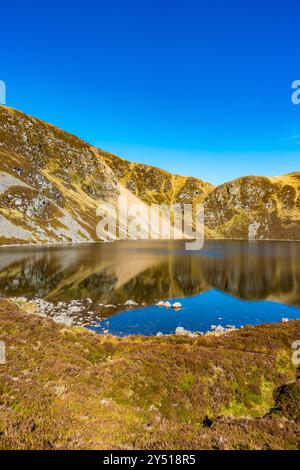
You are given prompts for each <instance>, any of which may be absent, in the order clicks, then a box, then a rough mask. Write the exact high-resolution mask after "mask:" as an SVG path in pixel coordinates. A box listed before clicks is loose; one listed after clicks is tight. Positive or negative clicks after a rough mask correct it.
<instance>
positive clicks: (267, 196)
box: [204, 172, 300, 240]
mask: <svg viewBox="0 0 300 470" xmlns="http://www.w3.org/2000/svg"><path fill="white" fill-rule="evenodd" d="M204 206H205V222H206V225H207V227H209V228H212V229H213V230H215V232H216V233H217V234H218V235H219V236H220V237H221V238H242V239H288V240H299V239H300V172H298V173H293V174H290V175H285V176H281V177H273V178H266V177H258V176H247V177H242V178H239V179H237V180H234V181H230V182H228V183H225V184H222V185H221V186H218V187H217V188H215V189H214V190H213V191H212V192H211V193H210V194H209V195H208V196H207V198H206V199H205V203H204Z"/></svg>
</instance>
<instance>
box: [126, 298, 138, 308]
mask: <svg viewBox="0 0 300 470" xmlns="http://www.w3.org/2000/svg"><path fill="white" fill-rule="evenodd" d="M124 305H125V306H132V305H138V304H137V303H136V302H135V301H134V300H131V299H129V300H127V301H126V302H125V303H124Z"/></svg>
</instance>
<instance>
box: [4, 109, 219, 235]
mask: <svg viewBox="0 0 300 470" xmlns="http://www.w3.org/2000/svg"><path fill="white" fill-rule="evenodd" d="M212 188H213V187H212V186H211V185H209V184H208V183H204V182H202V181H201V180H197V179H196V178H186V177H180V176H175V175H172V174H170V173H168V172H166V171H163V170H160V169H158V168H154V167H150V166H147V165H138V164H134V163H130V162H127V161H125V160H123V159H121V158H119V157H116V156H114V155H111V154H109V153H107V152H104V151H102V150H100V149H97V148H95V147H93V146H91V145H89V144H87V143H86V142H84V141H83V140H81V139H79V138H77V137H75V136H73V135H71V134H68V133H66V132H64V131H62V130H60V129H58V128H57V127H55V126H52V125H50V124H47V123H45V122H43V121H41V120H39V119H35V118H33V117H30V116H27V115H25V114H23V113H21V112H20V111H17V110H14V109H11V108H7V107H4V106H0V244H12V243H20V244H22V243H49V242H50V243H55V242H90V241H93V240H97V239H98V238H97V234H96V225H97V221H98V220H99V219H98V220H97V216H96V210H97V208H98V207H99V203H102V202H110V203H113V204H116V203H117V200H118V196H119V195H120V194H122V195H126V196H127V197H128V198H129V200H130V201H131V202H134V203H144V207H145V209H146V207H147V206H146V204H147V203H150V202H168V203H170V202H177V201H181V202H190V201H191V199H193V198H194V199H195V201H198V200H203V198H204V196H205V194H206V193H207V192H208V191H209V190H211V189H212Z"/></svg>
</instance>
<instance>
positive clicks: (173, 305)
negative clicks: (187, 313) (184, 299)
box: [172, 302, 182, 309]
mask: <svg viewBox="0 0 300 470" xmlns="http://www.w3.org/2000/svg"><path fill="white" fill-rule="evenodd" d="M172 308H175V309H179V308H182V304H181V303H180V302H175V303H174V304H172Z"/></svg>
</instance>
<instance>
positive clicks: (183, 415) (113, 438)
mask: <svg viewBox="0 0 300 470" xmlns="http://www.w3.org/2000/svg"><path fill="white" fill-rule="evenodd" d="M299 337H300V322H299V321H293V322H289V323H286V324H278V325H264V326H260V327H256V328H254V327H246V328H244V329H242V330H240V331H237V332H234V333H231V334H230V335H228V336H227V337H202V338H197V339H191V338H183V337H176V336H170V337H162V338H156V337H152V338H146V337H131V338H126V339H118V338H116V337H112V336H97V335H95V334H94V333H92V332H88V331H85V330H83V329H78V328H66V327H64V326H61V325H58V324H55V323H53V322H51V321H50V320H45V319H41V318H38V317H35V316H32V315H29V314H28V313H26V312H25V311H22V310H20V309H19V308H18V307H16V306H15V305H13V304H11V303H9V302H8V301H1V304H0V339H1V340H4V341H5V343H6V347H7V364H6V365H5V366H3V365H2V366H0V376H1V379H0V392H1V398H0V400H1V402H0V403H1V404H0V447H1V448H4V449H12V448H40V449H49V448H50V449H51V448H55V449H61V448H70V449H74V448H75V449H79V448H103V449H110V448H114V449H123V448H126V449H127V448H148V449H151V448H152V449H153V448H157V449H159V448H162V449H168V448H182V449H184V448H187V449H193V448H200V449H201V448H232V449H245V448H252V449H266V448H287V449H290V448H299V446H300V444H299V430H300V429H299V420H300V410H299V403H300V396H299V393H300V392H299V390H300V387H299V382H298V381H297V380H296V375H297V371H296V369H295V366H293V364H292V362H291V354H292V350H291V344H292V342H293V341H294V340H296V339H299ZM284 384H286V385H284Z"/></svg>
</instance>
